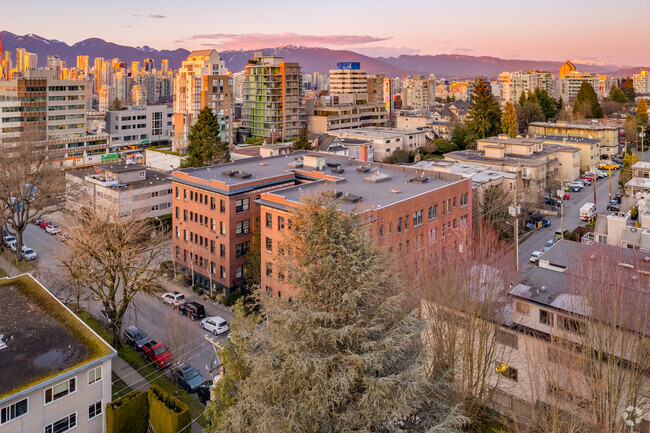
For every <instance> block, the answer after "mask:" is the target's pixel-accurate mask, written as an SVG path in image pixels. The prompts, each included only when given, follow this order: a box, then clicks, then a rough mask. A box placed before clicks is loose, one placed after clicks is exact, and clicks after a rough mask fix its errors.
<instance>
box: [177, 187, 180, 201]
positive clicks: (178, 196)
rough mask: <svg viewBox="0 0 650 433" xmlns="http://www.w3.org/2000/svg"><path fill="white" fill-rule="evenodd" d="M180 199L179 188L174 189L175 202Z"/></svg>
mask: <svg viewBox="0 0 650 433" xmlns="http://www.w3.org/2000/svg"><path fill="white" fill-rule="evenodd" d="M180 199H181V189H180V188H179V187H176V200H180Z"/></svg>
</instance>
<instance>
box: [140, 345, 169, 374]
mask: <svg viewBox="0 0 650 433" xmlns="http://www.w3.org/2000/svg"><path fill="white" fill-rule="evenodd" d="M142 354H143V355H144V357H145V358H147V359H148V360H149V361H153V362H155V363H156V365H157V366H158V368H164V367H167V366H168V365H169V363H170V362H171V361H172V354H171V352H170V351H169V349H167V346H165V345H164V344H163V343H158V342H157V341H155V340H150V341H149V342H148V343H145V344H144V345H143V346H142Z"/></svg>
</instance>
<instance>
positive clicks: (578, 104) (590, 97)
mask: <svg viewBox="0 0 650 433" xmlns="http://www.w3.org/2000/svg"><path fill="white" fill-rule="evenodd" d="M573 114H574V115H581V116H583V117H594V118H598V119H599V118H601V117H603V109H602V107H601V106H600V103H599V102H598V95H596V91H595V90H594V88H593V87H592V86H591V84H589V83H588V82H586V81H583V82H582V84H581V85H580V90H578V95H577V96H576V99H575V101H574V103H573Z"/></svg>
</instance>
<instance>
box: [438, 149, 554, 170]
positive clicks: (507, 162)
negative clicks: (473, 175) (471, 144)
mask: <svg viewBox="0 0 650 433" xmlns="http://www.w3.org/2000/svg"><path fill="white" fill-rule="evenodd" d="M553 152H555V151H553ZM548 153H552V152H546V153H545V152H536V153H534V154H533V155H530V156H528V155H513V154H511V153H506V154H505V156H504V157H503V158H490V157H487V156H485V154H484V153H483V152H482V151H479V150H456V151H454V152H449V153H445V155H444V156H445V158H446V159H451V160H459V161H463V162H468V163H483V164H490V165H492V166H511V165H517V164H522V165H523V166H528V167H530V166H541V165H544V164H546V163H547V161H546V155H547V154H548Z"/></svg>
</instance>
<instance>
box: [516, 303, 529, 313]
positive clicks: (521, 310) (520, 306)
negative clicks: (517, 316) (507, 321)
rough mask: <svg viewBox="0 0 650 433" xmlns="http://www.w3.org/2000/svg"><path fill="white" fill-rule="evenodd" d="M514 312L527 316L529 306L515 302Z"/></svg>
mask: <svg viewBox="0 0 650 433" xmlns="http://www.w3.org/2000/svg"><path fill="white" fill-rule="evenodd" d="M515 310H517V313H521V314H525V315H526V316H528V315H529V314H530V304H526V303H525V302H519V301H518V302H515Z"/></svg>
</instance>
